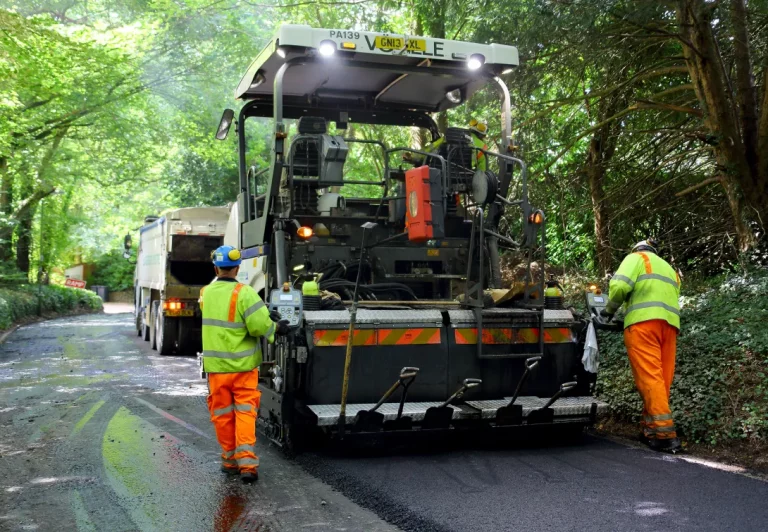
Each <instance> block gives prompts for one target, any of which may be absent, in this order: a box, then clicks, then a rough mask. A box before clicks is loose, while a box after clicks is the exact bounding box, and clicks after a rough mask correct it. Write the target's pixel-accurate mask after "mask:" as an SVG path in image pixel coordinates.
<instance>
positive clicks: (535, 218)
mask: <svg viewBox="0 0 768 532" xmlns="http://www.w3.org/2000/svg"><path fill="white" fill-rule="evenodd" d="M528 221H529V222H531V223H532V224H536V225H539V224H541V223H542V222H543V221H544V216H542V214H541V213H540V212H538V211H537V212H534V213H533V214H531V215H530V216H529V217H528Z"/></svg>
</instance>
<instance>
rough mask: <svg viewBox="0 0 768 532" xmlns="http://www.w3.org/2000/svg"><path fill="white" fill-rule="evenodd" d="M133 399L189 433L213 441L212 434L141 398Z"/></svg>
mask: <svg viewBox="0 0 768 532" xmlns="http://www.w3.org/2000/svg"><path fill="white" fill-rule="evenodd" d="M131 399H133V400H135V401H138V402H139V403H141V404H143V405H144V406H146V407H147V408H149V409H150V410H152V411H153V412H156V413H158V414H160V415H161V416H163V417H164V418H165V419H168V420H171V421H173V422H174V423H178V424H179V425H181V426H182V427H184V428H185V429H187V430H189V431H192V432H194V433H195V434H198V435H199V436H202V437H203V438H208V439H209V440H212V439H213V437H212V436H211V435H210V434H206V433H205V432H203V431H202V430H200V429H199V428H197V427H195V426H194V425H190V424H189V423H187V422H186V421H183V420H181V419H179V418H177V417H176V416H174V415H173V414H169V413H168V412H166V411H165V410H163V409H162V408H158V407H156V406H155V405H153V404H152V403H150V402H148V401H145V400H144V399H140V398H138V397H132V398H131Z"/></svg>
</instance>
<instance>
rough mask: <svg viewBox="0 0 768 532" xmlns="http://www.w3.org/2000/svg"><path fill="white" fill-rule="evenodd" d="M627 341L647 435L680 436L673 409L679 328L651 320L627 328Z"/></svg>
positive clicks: (625, 340) (648, 436)
mask: <svg viewBox="0 0 768 532" xmlns="http://www.w3.org/2000/svg"><path fill="white" fill-rule="evenodd" d="M624 344H625V345H626V346H627V352H628V353H629V364H630V366H632V373H633V375H634V376H635V385H636V386H637V391H638V392H640V396H641V397H642V398H643V405H644V408H643V420H642V422H641V424H642V427H643V432H644V433H645V436H646V437H647V438H657V439H667V438H676V437H677V433H676V432H675V423H674V421H673V420H672V412H671V410H670V409H669V389H670V387H671V386H672V379H673V378H674V376H675V352H676V350H677V329H676V328H675V327H673V326H672V325H670V324H669V323H667V322H666V321H665V320H648V321H642V322H640V323H635V324H634V325H630V326H629V327H627V328H626V329H624Z"/></svg>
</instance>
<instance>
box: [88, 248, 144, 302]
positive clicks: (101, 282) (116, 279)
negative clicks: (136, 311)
mask: <svg viewBox="0 0 768 532" xmlns="http://www.w3.org/2000/svg"><path fill="white" fill-rule="evenodd" d="M135 267H136V264H135V262H133V261H129V260H127V259H126V258H124V257H123V253H122V252H121V251H118V250H114V251H110V252H108V253H105V254H103V255H101V256H100V257H99V258H98V259H96V261H95V262H94V263H93V276H92V277H91V281H90V285H91V286H106V287H107V288H109V290H110V291H112V292H116V291H118V290H127V289H129V288H131V287H132V286H133V271H134V269H135Z"/></svg>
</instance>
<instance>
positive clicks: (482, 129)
mask: <svg viewBox="0 0 768 532" xmlns="http://www.w3.org/2000/svg"><path fill="white" fill-rule="evenodd" d="M487 134H488V124H486V123H485V122H481V121H479V120H476V119H474V118H473V119H472V120H470V121H469V136H470V139H471V141H472V146H473V147H475V148H477V149H478V150H480V149H483V150H486V151H487V150H488V145H487V144H486V143H485V136H486V135H487ZM443 144H445V137H440V138H438V139H436V140H433V141H432V142H430V143H429V144H427V145H426V146H425V147H424V148H423V149H422V151H425V152H427V153H438V152H439V151H440V147H441V146H442V145H443ZM443 155H444V156H445V155H447V154H443ZM424 159H425V157H424V156H423V155H421V154H420V153H411V152H405V153H404V154H403V160H405V161H407V162H411V163H414V164H421V163H422V162H423V161H424ZM475 160H476V161H477V163H476V164H475V167H474V169H475V170H486V168H487V163H486V158H485V154H484V153H483V152H481V151H477V152H476V154H475Z"/></svg>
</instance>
